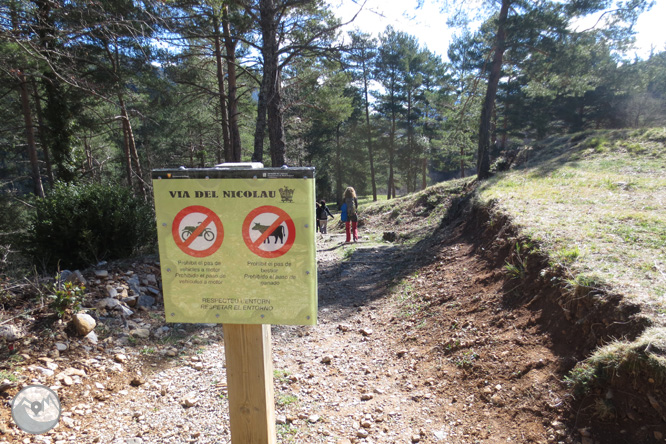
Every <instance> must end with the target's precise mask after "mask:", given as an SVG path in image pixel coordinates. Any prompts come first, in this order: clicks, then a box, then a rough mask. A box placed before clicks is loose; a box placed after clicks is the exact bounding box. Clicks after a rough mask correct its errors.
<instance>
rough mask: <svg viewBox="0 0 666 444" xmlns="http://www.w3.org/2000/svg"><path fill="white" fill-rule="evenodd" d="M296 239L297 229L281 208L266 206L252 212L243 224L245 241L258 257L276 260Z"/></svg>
mask: <svg viewBox="0 0 666 444" xmlns="http://www.w3.org/2000/svg"><path fill="white" fill-rule="evenodd" d="M295 239H296V227H295V226H294V221H293V220H292V219H291V217H290V216H289V215H288V214H287V213H286V212H285V211H284V210H282V209H281V208H278V207H273V206H270V205H265V206H263V207H259V208H257V209H255V210H252V211H251V212H250V214H248V215H247V217H246V218H245V222H243V240H245V244H246V245H247V247H248V248H249V249H250V251H252V252H253V253H254V254H256V255H257V256H260V257H263V258H269V259H270V258H276V257H280V256H282V255H283V254H285V253H286V252H287V251H289V249H290V248H291V246H292V245H294V240H295Z"/></svg>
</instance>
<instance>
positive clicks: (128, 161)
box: [120, 116, 134, 190]
mask: <svg viewBox="0 0 666 444" xmlns="http://www.w3.org/2000/svg"><path fill="white" fill-rule="evenodd" d="M120 129H121V130H122V132H123V160H124V161H125V179H127V186H128V187H129V189H130V190H133V189H134V180H133V179H132V154H131V153H130V149H129V138H128V135H127V126H126V125H125V119H124V118H123V117H122V116H121V117H120Z"/></svg>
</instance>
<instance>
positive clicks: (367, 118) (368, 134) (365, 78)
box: [363, 59, 377, 202]
mask: <svg viewBox="0 0 666 444" xmlns="http://www.w3.org/2000/svg"><path fill="white" fill-rule="evenodd" d="M363 94H364V96H365V131H366V137H367V139H368V159H369V160H370V182H371V183H372V201H373V202H377V182H376V180H375V159H374V155H373V152H372V129H371V128H370V102H369V101H368V73H367V70H366V65H365V59H363Z"/></svg>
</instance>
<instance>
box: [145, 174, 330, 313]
mask: <svg viewBox="0 0 666 444" xmlns="http://www.w3.org/2000/svg"><path fill="white" fill-rule="evenodd" d="M153 189H154V194H155V212H156V217H157V233H158V243H159V249H160V263H161V269H162V286H163V294H164V308H165V312H166V313H165V314H166V320H167V322H192V323H226V324H287V325H312V324H316V321H317V269H316V259H315V251H316V250H315V242H314V237H315V225H314V214H315V210H314V204H315V190H314V169H312V168H286V169H282V168H280V169H278V168H255V169H249V168H248V169H242V170H239V169H225V168H211V169H192V170H155V171H153Z"/></svg>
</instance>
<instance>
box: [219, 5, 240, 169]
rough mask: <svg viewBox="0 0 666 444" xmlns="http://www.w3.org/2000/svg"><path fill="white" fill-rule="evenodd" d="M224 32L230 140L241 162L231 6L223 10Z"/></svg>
mask: <svg viewBox="0 0 666 444" xmlns="http://www.w3.org/2000/svg"><path fill="white" fill-rule="evenodd" d="M222 31H223V32H224V47H225V49H226V52H227V84H228V85H229V93H228V96H227V105H228V107H229V138H230V140H231V148H232V157H233V161H234V162H240V161H241V157H242V149H241V148H242V147H241V138H240V130H239V129H238V98H237V97H236V92H237V90H238V86H237V85H236V41H235V40H234V39H233V37H232V36H231V30H230V29H229V6H227V5H224V6H223V9H222Z"/></svg>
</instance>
